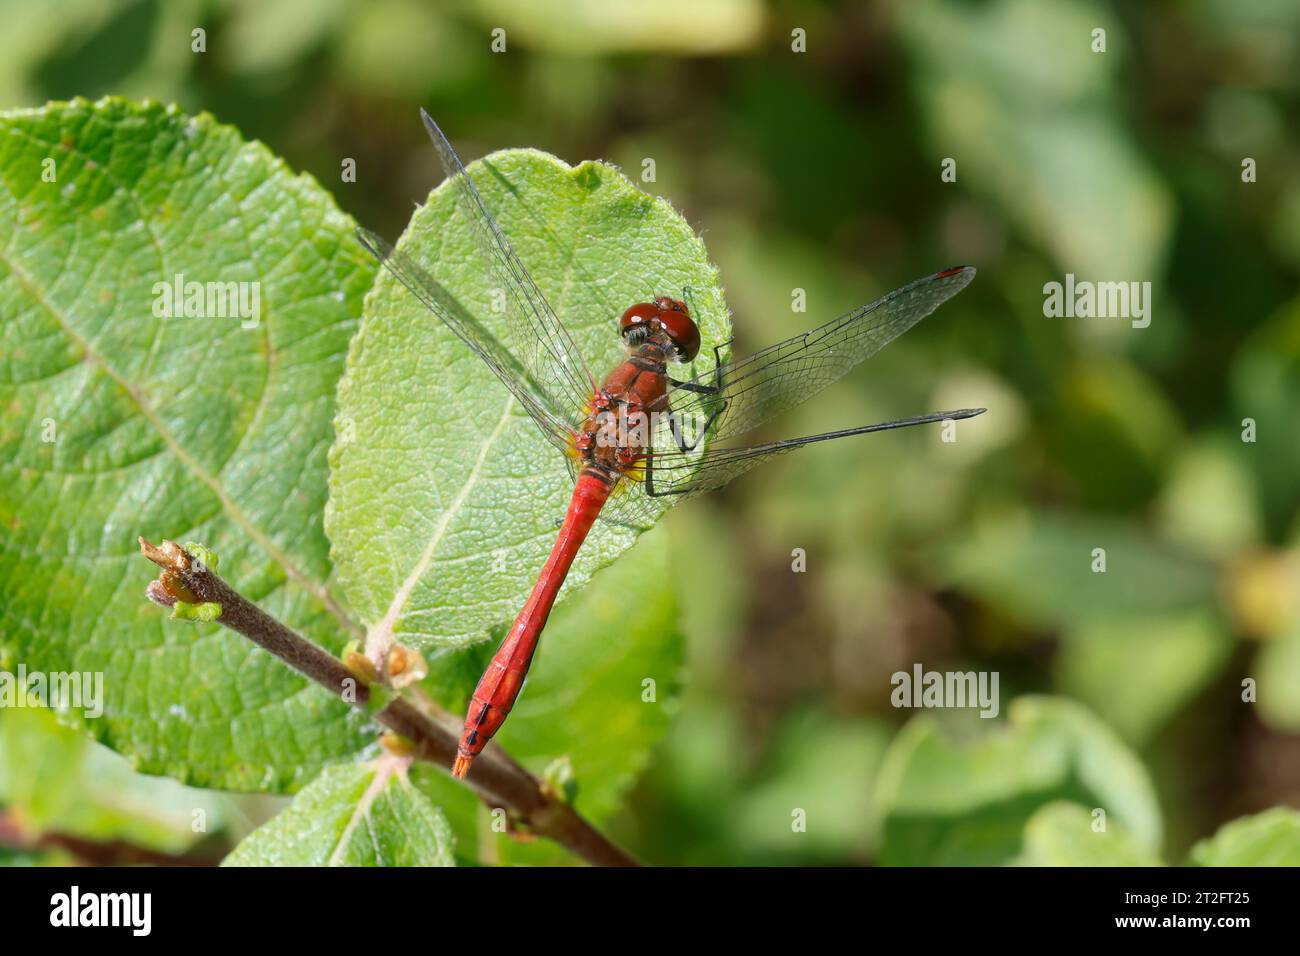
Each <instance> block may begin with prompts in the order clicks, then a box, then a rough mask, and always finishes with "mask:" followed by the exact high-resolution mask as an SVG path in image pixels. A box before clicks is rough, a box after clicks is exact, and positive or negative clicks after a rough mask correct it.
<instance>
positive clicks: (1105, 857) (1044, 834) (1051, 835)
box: [1014, 801, 1160, 866]
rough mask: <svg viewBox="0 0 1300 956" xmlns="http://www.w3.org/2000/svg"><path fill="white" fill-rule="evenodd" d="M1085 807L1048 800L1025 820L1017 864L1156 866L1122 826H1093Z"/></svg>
mask: <svg viewBox="0 0 1300 956" xmlns="http://www.w3.org/2000/svg"><path fill="white" fill-rule="evenodd" d="M1093 823H1094V817H1093V815H1092V813H1090V812H1089V811H1088V809H1087V808H1086V807H1081V806H1079V805H1078V804H1077V803H1067V802H1064V801H1060V802H1056V803H1049V804H1047V805H1046V806H1044V807H1042V808H1041V809H1039V810H1038V811H1037V812H1036V813H1035V814H1034V815H1033V816H1032V817H1030V818H1029V822H1028V823H1026V824H1025V835H1024V839H1025V844H1024V852H1023V853H1021V854H1020V856H1019V857H1017V858H1016V860H1015V861H1014V862H1015V863H1016V864H1018V865H1020V866H1159V865H1160V860H1159V858H1158V857H1156V856H1155V855H1154V854H1153V853H1151V851H1150V850H1148V849H1147V848H1145V847H1143V846H1141V845H1140V844H1139V843H1138V841H1137V840H1135V839H1134V838H1133V835H1132V834H1131V833H1129V832H1128V831H1127V830H1125V829H1124V828H1123V827H1118V826H1112V825H1110V824H1109V822H1108V823H1107V826H1106V829H1105V830H1100V831H1099V830H1095V829H1093Z"/></svg>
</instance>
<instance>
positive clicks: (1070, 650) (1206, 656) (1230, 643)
mask: <svg viewBox="0 0 1300 956" xmlns="http://www.w3.org/2000/svg"><path fill="white" fill-rule="evenodd" d="M1062 644H1063V646H1062V649H1061V654H1060V656H1059V657H1058V658H1057V664H1056V666H1057V673H1058V675H1059V678H1058V679H1059V686H1060V689H1061V690H1062V691H1064V692H1065V693H1067V694H1069V695H1071V696H1073V697H1076V698H1078V700H1079V701H1080V702H1082V703H1084V704H1086V705H1088V706H1089V707H1091V708H1092V709H1093V710H1095V711H1096V712H1097V714H1098V715H1099V716H1100V717H1102V718H1103V719H1104V720H1105V721H1106V722H1107V723H1108V724H1110V725H1111V726H1112V727H1114V728H1115V729H1116V730H1117V731H1118V732H1119V734H1120V735H1121V736H1122V737H1123V738H1124V739H1125V740H1127V741H1129V742H1130V743H1132V744H1134V745H1138V746H1141V745H1142V744H1145V743H1146V742H1147V741H1148V740H1150V739H1151V737H1153V736H1154V735H1155V734H1156V733H1157V732H1158V731H1159V730H1160V729H1161V728H1162V727H1163V726H1164V724H1165V723H1166V722H1167V721H1168V720H1169V719H1170V718H1171V717H1173V716H1174V715H1175V714H1177V713H1178V712H1179V711H1180V710H1182V708H1183V707H1185V706H1186V705H1187V704H1188V703H1189V702H1190V701H1191V700H1192V699H1193V698H1194V697H1195V696H1196V694H1198V693H1199V692H1200V691H1201V690H1203V689H1204V688H1205V687H1206V686H1207V685H1208V684H1209V683H1210V682H1211V681H1212V680H1213V679H1214V678H1215V677H1216V676H1217V675H1218V674H1219V673H1220V671H1221V670H1222V669H1223V667H1224V665H1225V664H1226V663H1227V662H1228V659H1229V657H1230V656H1231V654H1232V649H1233V647H1234V646H1235V642H1234V640H1233V637H1232V635H1231V634H1230V633H1229V632H1228V631H1227V630H1226V628H1225V627H1224V624H1223V621H1222V620H1220V619H1219V617H1218V616H1217V615H1215V614H1212V613H1209V612H1206V611H1195V610H1193V611H1188V612H1185V613H1171V614H1165V615H1157V616H1154V617H1142V616H1133V617H1119V618H1116V619H1114V620H1102V619H1098V620H1094V621H1090V622H1087V623H1085V624H1083V625H1081V626H1079V627H1078V628H1071V629H1069V630H1067V632H1066V633H1065V635H1064V637H1063V641H1062Z"/></svg>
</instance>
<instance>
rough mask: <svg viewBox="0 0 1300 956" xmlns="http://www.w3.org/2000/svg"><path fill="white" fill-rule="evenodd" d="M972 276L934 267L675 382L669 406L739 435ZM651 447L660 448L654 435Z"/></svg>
mask: <svg viewBox="0 0 1300 956" xmlns="http://www.w3.org/2000/svg"><path fill="white" fill-rule="evenodd" d="M974 277H975V270H974V269H973V268H972V267H970V266H964V267H960V268H956V269H945V270H944V271H942V272H936V273H935V274H934V275H930V276H926V277H925V278H923V279H917V280H916V281H915V282H912V283H910V284H908V285H905V286H903V287H902V288H901V289H896V290H895V291H893V292H891V293H889V294H888V295H886V296H883V297H881V298H879V299H877V300H876V301H874V302H872V303H870V304H868V305H864V306H861V307H859V308H857V309H854V310H853V311H852V312H846V313H845V314H844V315H842V316H840V317H839V318H837V319H833V320H832V321H830V322H827V323H826V324H825V325H823V326H820V327H819V328H816V329H812V330H810V331H808V332H804V333H802V334H800V335H796V336H794V337H793V338H790V339H786V340H785V341H784V342H779V343H777V344H776V345H773V346H770V347H768V348H765V349H763V350H762V351H760V352H755V353H754V354H753V355H750V356H748V357H746V358H743V359H739V360H736V361H733V362H728V363H726V364H724V365H723V366H722V367H721V369H720V370H717V371H712V372H709V373H706V374H704V375H701V376H699V377H698V378H695V379H692V380H691V381H689V382H679V383H676V388H675V389H674V390H673V392H672V393H671V394H672V404H673V409H674V412H675V413H676V414H677V416H678V419H679V422H680V423H681V424H682V425H683V426H684V427H685V428H686V429H688V430H689V431H693V432H695V433H700V432H703V431H704V430H705V429H706V426H707V430H708V431H709V432H710V433H711V434H712V435H713V437H714V438H715V439H724V438H730V437H734V436H737V435H743V434H744V433H746V432H748V431H750V430H751V429H753V428H756V427H757V426H758V425H761V424H762V423H763V422H765V421H767V420H768V419H770V418H773V417H774V416H776V415H778V414H780V413H782V412H785V411H789V410H790V409H792V408H794V407H795V406H796V405H799V404H801V403H802V402H805V401H807V400H808V399H809V398H811V397H812V396H814V395H816V394H817V393H818V392H820V391H822V389H824V388H826V387H827V386H829V385H831V384H832V383H833V382H835V381H837V380H838V379H840V378H841V377H843V376H844V375H845V374H847V373H848V372H849V371H850V370H852V369H853V368H854V367H855V366H857V365H858V364H859V363H860V362H862V361H863V360H865V359H867V358H869V357H870V356H872V355H874V354H875V353H876V352H879V351H880V350H881V349H882V348H884V347H885V346H886V345H888V344H889V343H890V342H892V341H893V340H894V339H896V338H898V337H899V336H900V335H902V334H903V333H904V332H906V331H907V330H908V329H910V328H911V327H912V326H914V325H916V323H918V322H920V321H921V320H922V319H923V318H925V317H926V316H927V315H929V314H930V313H931V312H933V311H934V310H935V309H937V308H938V307H939V306H940V305H942V304H943V303H944V302H945V301H946V300H948V299H949V298H951V297H952V296H954V295H956V294H957V293H958V292H960V291H961V290H962V289H964V288H966V286H967V285H969V284H970V281H971V279H973V278H974ZM719 383H720V388H718V389H715V388H714V386H715V385H718V384H719ZM656 446H657V447H661V443H660V442H659V436H656Z"/></svg>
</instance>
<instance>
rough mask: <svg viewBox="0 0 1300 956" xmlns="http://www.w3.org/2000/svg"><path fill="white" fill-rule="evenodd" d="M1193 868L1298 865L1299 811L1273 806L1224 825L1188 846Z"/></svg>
mask: <svg viewBox="0 0 1300 956" xmlns="http://www.w3.org/2000/svg"><path fill="white" fill-rule="evenodd" d="M1188 862H1190V863H1191V864H1192V865H1194V866H1300V811H1296V810H1294V809H1292V808H1291V807H1274V808H1273V809H1272V810H1265V811H1264V812H1263V813H1257V814H1255V815H1254V816H1251V817H1242V818H1241V819H1239V820H1233V821H1232V822H1231V823H1225V824H1224V825H1223V826H1222V827H1220V828H1219V832H1218V833H1216V834H1214V836H1212V837H1210V838H1209V839H1206V840H1202V841H1201V842H1200V843H1198V844H1196V846H1194V847H1192V852H1191V854H1190V856H1189V857H1188Z"/></svg>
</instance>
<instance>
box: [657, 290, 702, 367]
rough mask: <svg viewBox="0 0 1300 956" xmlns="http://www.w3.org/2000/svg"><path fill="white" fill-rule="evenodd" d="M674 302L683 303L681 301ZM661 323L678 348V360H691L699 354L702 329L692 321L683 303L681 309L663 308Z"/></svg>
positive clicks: (660, 313)
mask: <svg viewBox="0 0 1300 956" xmlns="http://www.w3.org/2000/svg"><path fill="white" fill-rule="evenodd" d="M674 304H675V305H681V303H680V302H678V303H674ZM659 324H660V325H662V326H663V327H664V331H665V332H667V333H668V338H670V339H672V342H673V347H674V348H676V349H677V360H678V361H680V362H689V361H690V360H691V359H693V358H695V356H696V355H698V354H699V352H700V330H699V329H698V328H697V327H696V325H695V323H694V322H692V321H691V317H690V315H688V314H687V312H686V306H684V305H683V306H682V308H681V310H680V311H678V310H677V309H675V308H674V309H661V310H660V312H659Z"/></svg>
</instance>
